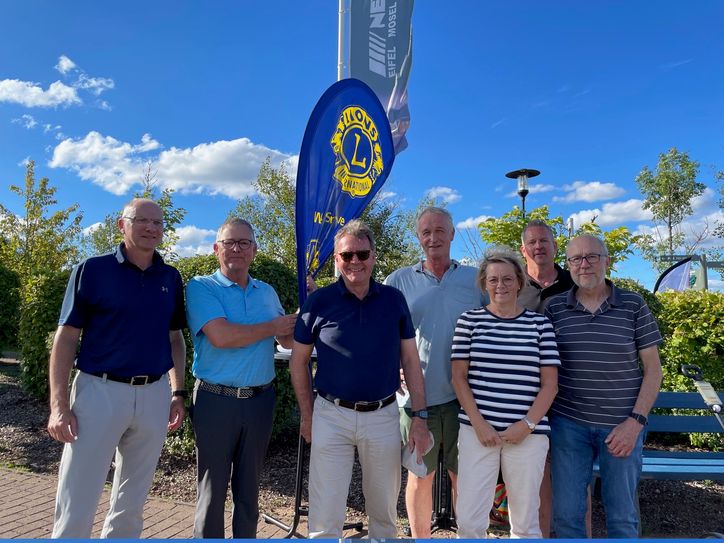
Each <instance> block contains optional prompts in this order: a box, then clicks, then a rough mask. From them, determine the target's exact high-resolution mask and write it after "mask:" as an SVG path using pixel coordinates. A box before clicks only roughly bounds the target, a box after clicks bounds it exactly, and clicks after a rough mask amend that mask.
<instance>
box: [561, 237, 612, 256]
mask: <svg viewBox="0 0 724 543" xmlns="http://www.w3.org/2000/svg"><path fill="white" fill-rule="evenodd" d="M577 239H588V240H591V241H595V242H596V243H598V245H599V246H600V247H601V254H602V255H603V256H608V248H607V247H606V244H605V243H604V242H603V240H602V239H601V238H599V237H598V236H594V235H593V234H579V235H578V236H576V237H575V238H571V239H570V240H569V241H568V246H567V247H566V255H567V254H568V248H569V247H570V246H571V243H573V242H574V241H575V240H577Z"/></svg>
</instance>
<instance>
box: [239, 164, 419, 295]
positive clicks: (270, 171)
mask: <svg viewBox="0 0 724 543" xmlns="http://www.w3.org/2000/svg"><path fill="white" fill-rule="evenodd" d="M253 187H254V189H255V191H256V194H254V195H253V196H247V197H244V198H242V199H241V200H239V201H238V202H237V205H236V208H235V209H234V210H233V211H232V212H231V213H230V215H236V216H239V217H243V218H244V219H246V220H248V221H249V222H250V223H251V224H252V225H253V226H254V231H255V233H256V238H257V243H258V245H259V250H260V252H262V253H264V254H266V255H269V256H271V257H272V258H274V259H276V260H277V261H279V262H282V263H283V264H285V265H287V266H290V267H292V268H296V240H295V223H294V211H295V198H296V187H295V185H294V181H293V179H292V178H291V176H290V175H289V173H288V172H287V171H286V169H285V168H284V167H283V166H282V167H280V168H273V167H272V166H271V163H270V160H269V159H267V160H266V161H265V162H264V164H262V166H261V168H260V170H259V175H258V177H257V179H256V181H255V182H254V184H253ZM360 218H361V219H362V220H363V221H364V222H365V223H367V224H368V225H369V226H370V228H371V229H372V231H373V232H374V235H375V242H376V244H377V253H378V257H377V266H376V267H375V273H376V275H377V276H378V277H384V276H386V275H387V274H389V273H391V272H392V271H394V270H395V269H397V268H399V267H400V266H404V265H407V264H410V263H412V262H414V260H415V259H416V258H417V257H418V256H419V249H418V244H417V242H416V240H415V237H414V221H415V217H414V213H412V212H407V211H402V210H400V207H399V204H398V202H396V201H390V200H384V201H383V200H381V199H379V198H374V199H373V200H372V202H371V203H370V204H369V205H368V206H367V208H366V209H365V210H364V212H363V213H362V215H361V217H360ZM331 274H332V263H331V259H330V260H329V261H328V262H327V263H326V265H325V266H324V267H323V268H322V270H321V271H320V277H322V278H323V277H325V276H327V277H329V276H331ZM323 282H324V281H323Z"/></svg>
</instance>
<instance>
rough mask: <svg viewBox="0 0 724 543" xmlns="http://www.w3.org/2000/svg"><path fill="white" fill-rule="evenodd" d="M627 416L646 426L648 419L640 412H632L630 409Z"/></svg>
mask: <svg viewBox="0 0 724 543" xmlns="http://www.w3.org/2000/svg"><path fill="white" fill-rule="evenodd" d="M628 416H629V417H630V418H632V419H633V420H635V421H636V422H638V423H639V424H640V425H641V426H646V425H647V424H648V423H649V419H647V418H646V417H644V416H643V415H641V414H640V413H634V412H633V411H631V412H630V413H629V414H628Z"/></svg>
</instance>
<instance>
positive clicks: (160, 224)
mask: <svg viewBox="0 0 724 543" xmlns="http://www.w3.org/2000/svg"><path fill="white" fill-rule="evenodd" d="M123 218H124V219H128V220H129V221H131V223H133V224H138V225H139V226H148V225H153V226H154V227H155V228H163V221H162V220H159V219H146V218H145V217H126V216H125V215H124V216H123Z"/></svg>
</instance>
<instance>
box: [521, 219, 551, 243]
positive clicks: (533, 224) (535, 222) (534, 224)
mask: <svg viewBox="0 0 724 543" xmlns="http://www.w3.org/2000/svg"><path fill="white" fill-rule="evenodd" d="M529 228H545V229H546V230H548V233H549V234H550V235H551V241H556V233H555V232H554V231H553V228H551V225H550V224H548V223H547V222H545V221H543V220H541V219H532V220H530V221H528V224H526V225H525V228H523V232H522V233H521V234H520V242H521V243H522V244H523V245H525V233H526V232H527V231H528V229H529Z"/></svg>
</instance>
